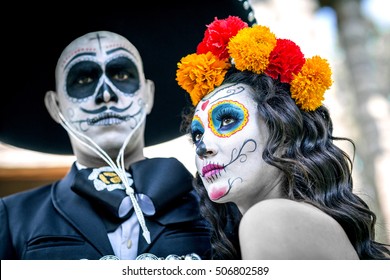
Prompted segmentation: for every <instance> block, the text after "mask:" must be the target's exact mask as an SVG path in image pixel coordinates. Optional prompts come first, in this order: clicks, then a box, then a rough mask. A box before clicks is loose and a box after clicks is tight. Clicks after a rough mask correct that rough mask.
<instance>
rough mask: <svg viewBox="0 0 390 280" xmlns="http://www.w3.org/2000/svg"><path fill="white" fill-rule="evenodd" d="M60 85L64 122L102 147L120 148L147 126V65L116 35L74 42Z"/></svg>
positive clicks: (60, 67)
mask: <svg viewBox="0 0 390 280" xmlns="http://www.w3.org/2000/svg"><path fill="white" fill-rule="evenodd" d="M56 81H57V92H58V95H59V107H60V110H61V112H62V114H63V115H64V117H65V119H66V120H67V121H68V122H69V123H70V124H71V125H72V126H73V127H74V128H75V129H76V130H78V131H80V132H82V133H83V134H85V135H86V136H88V137H90V138H91V139H93V140H94V141H96V143H97V144H98V145H99V146H103V147H104V146H112V147H116V146H120V145H121V144H123V142H124V140H125V138H126V137H127V135H129V133H131V132H132V130H133V129H135V128H136V127H139V123H140V122H144V120H143V119H142V117H143V116H144V115H145V114H146V112H145V102H146V101H145V95H144V91H145V78H144V73H143V66H142V60H141V57H140V55H139V53H138V51H137V49H136V48H135V47H134V46H133V45H132V44H131V43H130V42H129V41H128V40H127V39H125V38H123V37H121V36H119V35H117V34H114V33H111V32H106V31H99V32H93V33H89V34H86V35H84V36H82V37H80V38H78V39H76V40H75V41H73V42H72V43H71V44H70V45H69V46H68V47H67V48H66V49H65V50H64V51H63V53H62V55H61V57H60V59H59V61H58V64H57V68H56Z"/></svg>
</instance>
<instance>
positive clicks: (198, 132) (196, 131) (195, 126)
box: [191, 116, 204, 144]
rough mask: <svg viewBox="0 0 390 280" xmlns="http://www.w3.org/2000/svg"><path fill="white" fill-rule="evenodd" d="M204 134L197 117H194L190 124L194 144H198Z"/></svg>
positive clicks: (202, 126)
mask: <svg viewBox="0 0 390 280" xmlns="http://www.w3.org/2000/svg"><path fill="white" fill-rule="evenodd" d="M203 134H204V125H203V123H202V121H201V120H200V118H199V117H198V116H194V118H193V119H192V123H191V138H192V141H193V142H194V144H196V143H198V142H199V141H200V140H201V139H202V136H203Z"/></svg>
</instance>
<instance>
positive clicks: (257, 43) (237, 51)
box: [228, 25, 276, 74]
mask: <svg viewBox="0 0 390 280" xmlns="http://www.w3.org/2000/svg"><path fill="white" fill-rule="evenodd" d="M275 46H276V37H275V34H274V33H272V32H271V31H270V29H269V28H268V27H266V26H262V25H255V26H253V27H246V28H243V29H241V30H240V31H238V33H237V35H236V36H234V37H233V38H232V39H231V40H230V42H229V45H228V49H229V53H230V56H231V57H232V58H233V63H234V64H235V67H236V68H237V69H238V70H240V71H245V70H249V71H252V72H255V73H257V74H261V73H263V72H264V71H265V69H266V68H267V66H268V63H269V57H270V53H271V51H272V50H273V49H274V48H275Z"/></svg>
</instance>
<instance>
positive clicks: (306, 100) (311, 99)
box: [290, 56, 333, 111]
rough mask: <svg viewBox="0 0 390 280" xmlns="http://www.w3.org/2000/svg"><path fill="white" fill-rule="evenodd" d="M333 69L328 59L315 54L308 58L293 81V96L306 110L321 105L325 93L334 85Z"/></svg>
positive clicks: (291, 89) (311, 109) (291, 88)
mask: <svg viewBox="0 0 390 280" xmlns="http://www.w3.org/2000/svg"><path fill="white" fill-rule="evenodd" d="M331 76H332V71H331V69H330V66H329V64H328V61H327V60H326V59H323V58H321V57H319V56H313V57H312V58H309V59H306V62H305V64H304V65H303V67H302V69H301V71H300V72H299V73H298V74H297V75H294V77H293V80H292V81H291V87H290V91H291V97H292V98H294V100H295V102H296V103H297V105H298V106H299V107H300V108H301V109H302V110H305V111H313V110H315V109H317V108H318V107H320V106H321V104H322V101H323V100H324V93H325V91H326V90H327V89H329V88H330V86H331V85H332V83H333V81H332V78H331Z"/></svg>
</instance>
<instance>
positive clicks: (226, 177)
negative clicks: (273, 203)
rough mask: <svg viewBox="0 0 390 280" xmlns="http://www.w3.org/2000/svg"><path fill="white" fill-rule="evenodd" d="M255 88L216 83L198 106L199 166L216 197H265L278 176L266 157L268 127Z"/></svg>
mask: <svg viewBox="0 0 390 280" xmlns="http://www.w3.org/2000/svg"><path fill="white" fill-rule="evenodd" d="M253 94H254V93H253V91H252V89H251V88H249V87H248V86H246V85H244V84H229V85H224V86H222V87H219V88H217V89H215V90H214V91H213V92H211V93H210V94H209V95H207V96H206V97H205V98H203V99H202V100H201V101H200V102H199V104H198V106H197V107H196V112H195V116H194V118H193V121H192V124H191V133H192V138H193V141H194V143H195V145H196V147H197V155H196V159H195V162H196V167H197V170H198V172H199V174H200V176H201V178H202V181H203V183H204V185H205V187H206V189H207V192H208V195H209V197H210V199H211V200H213V201H215V202H221V203H223V202H229V201H231V202H235V203H236V204H237V205H240V204H243V203H244V204H247V203H250V201H255V200H258V199H262V198H261V196H262V193H263V192H266V190H265V189H264V188H266V187H267V186H268V185H270V183H271V182H272V181H273V180H274V179H275V169H276V168H274V167H272V166H270V165H268V164H266V163H265V162H264V161H263V160H262V151H263V148H264V144H265V142H266V140H267V137H268V130H267V128H266V126H265V124H264V122H263V121H262V120H261V119H260V117H259V114H258V111H257V108H256V106H257V105H256V102H255V101H254V100H253V97H252V96H253Z"/></svg>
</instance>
